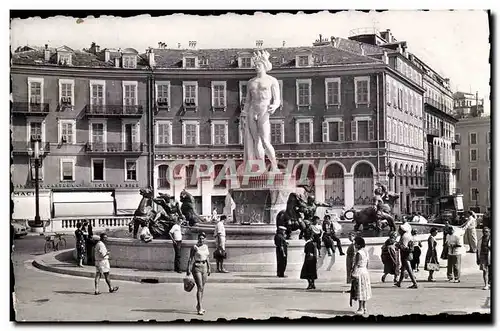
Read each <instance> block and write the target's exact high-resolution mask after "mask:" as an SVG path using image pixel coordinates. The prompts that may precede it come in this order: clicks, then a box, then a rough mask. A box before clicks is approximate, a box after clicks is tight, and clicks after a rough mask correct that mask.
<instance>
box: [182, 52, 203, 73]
mask: <svg viewBox="0 0 500 331" xmlns="http://www.w3.org/2000/svg"><path fill="white" fill-rule="evenodd" d="M198 65H199V64H198V56H197V55H196V54H194V53H191V52H189V53H185V54H184V55H183V56H182V67H183V68H186V69H196V68H198Z"/></svg>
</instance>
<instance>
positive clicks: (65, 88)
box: [59, 79, 75, 106]
mask: <svg viewBox="0 0 500 331" xmlns="http://www.w3.org/2000/svg"><path fill="white" fill-rule="evenodd" d="M74 96H75V81H74V80H72V79H59V98H60V99H59V102H60V104H61V105H66V106H74V105H75V103H74V102H75V100H74Z"/></svg>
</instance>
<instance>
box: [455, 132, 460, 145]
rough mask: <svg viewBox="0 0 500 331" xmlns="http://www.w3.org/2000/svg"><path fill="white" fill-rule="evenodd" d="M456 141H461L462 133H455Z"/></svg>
mask: <svg viewBox="0 0 500 331" xmlns="http://www.w3.org/2000/svg"><path fill="white" fill-rule="evenodd" d="M455 141H456V142H457V143H460V141H461V139H460V133H455Z"/></svg>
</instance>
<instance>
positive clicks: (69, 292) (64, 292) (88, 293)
mask: <svg viewBox="0 0 500 331" xmlns="http://www.w3.org/2000/svg"><path fill="white" fill-rule="evenodd" d="M54 292H55V293H58V294H87V295H94V293H93V292H84V291H54Z"/></svg>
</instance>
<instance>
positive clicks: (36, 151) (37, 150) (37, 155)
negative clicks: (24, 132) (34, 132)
mask: <svg viewBox="0 0 500 331" xmlns="http://www.w3.org/2000/svg"><path fill="white" fill-rule="evenodd" d="M31 142H32V143H33V148H31V147H29V148H28V155H29V156H30V158H33V159H34V161H35V224H34V225H35V227H41V226H43V224H42V222H41V220H40V196H39V189H38V181H39V178H38V177H39V173H38V171H39V169H40V165H41V161H42V156H43V154H44V150H43V147H41V146H40V144H41V142H42V141H41V140H40V138H31ZM30 171H31V169H30Z"/></svg>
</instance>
